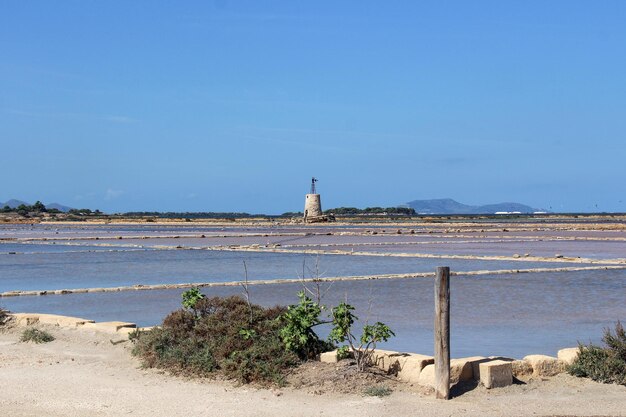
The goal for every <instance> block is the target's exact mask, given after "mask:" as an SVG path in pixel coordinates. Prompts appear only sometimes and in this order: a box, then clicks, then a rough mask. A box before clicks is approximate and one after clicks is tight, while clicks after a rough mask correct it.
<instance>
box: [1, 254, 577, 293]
mask: <svg viewBox="0 0 626 417" xmlns="http://www.w3.org/2000/svg"><path fill="white" fill-rule="evenodd" d="M244 261H245V262H246V266H247V269H248V279H250V280H264V279H280V278H298V277H299V276H302V269H303V266H302V264H303V262H304V261H306V265H307V266H308V267H307V268H306V270H305V274H304V275H305V276H306V277H307V278H310V277H313V276H315V275H316V274H315V273H314V272H313V271H311V270H310V268H314V266H315V262H316V257H315V256H311V255H303V254H297V253H296V254H291V253H271V252H265V253H264V252H235V251H207V250H151V251H124V250H122V251H115V252H107V251H100V252H61V253H33V254H16V255H0V292H6V291H27V290H54V289H76V288H93V287H116V286H127V285H138V284H141V285H149V284H176V283H188V282H225V281H239V280H243V278H244V265H243V264H244ZM442 264H445V265H447V266H450V267H451V268H452V270H454V271H474V270H501V269H528V268H551V267H552V268H554V267H564V266H568V265H569V266H571V264H563V263H550V262H526V261H500V260H498V261H484V260H464V259H433V258H409V257H383V256H351V255H321V256H320V257H319V271H320V274H321V276H322V277H335V276H355V275H380V274H403V273H411V272H433V271H434V270H435V268H436V266H438V265H442ZM577 266H580V265H578V264H577Z"/></svg>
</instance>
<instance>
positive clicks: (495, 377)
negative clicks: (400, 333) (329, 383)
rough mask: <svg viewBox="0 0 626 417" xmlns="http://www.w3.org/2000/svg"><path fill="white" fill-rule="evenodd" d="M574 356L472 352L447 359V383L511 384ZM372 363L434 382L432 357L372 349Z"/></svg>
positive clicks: (333, 356) (549, 372)
mask: <svg viewBox="0 0 626 417" xmlns="http://www.w3.org/2000/svg"><path fill="white" fill-rule="evenodd" d="M577 356H578V348H567V349H561V350H559V352H558V356H557V357H552V356H546V355H528V356H525V357H524V358H523V359H522V360H518V359H513V358H506V357H499V356H490V357H484V356H472V357H468V358H456V359H451V360H450V384H451V385H455V384H457V383H459V382H466V381H477V382H479V383H481V384H482V385H484V386H485V387H486V388H497V387H504V386H508V385H512V384H513V381H514V379H523V378H530V377H542V376H554V375H556V374H558V373H561V372H564V371H565V370H566V368H567V366H568V365H570V364H571V363H572V362H573V361H574V360H575V359H576V357H577ZM320 361H321V362H327V363H335V362H337V351H336V350H334V351H331V352H326V353H322V354H321V355H320ZM372 362H373V363H372V365H374V366H377V367H378V368H380V369H381V370H383V371H385V372H387V373H389V374H391V375H396V376H397V377H398V379H400V380H401V381H405V382H409V383H417V384H419V385H423V386H428V387H434V386H435V365H434V363H435V358H434V357H432V356H427V355H420V354H417V353H404V352H395V351H390V350H382V349H376V350H374V353H373V356H372Z"/></svg>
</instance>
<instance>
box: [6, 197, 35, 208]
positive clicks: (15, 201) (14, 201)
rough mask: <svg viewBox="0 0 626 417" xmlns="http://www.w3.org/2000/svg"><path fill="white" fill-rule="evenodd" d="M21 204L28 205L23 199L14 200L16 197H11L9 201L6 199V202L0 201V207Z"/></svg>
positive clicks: (12, 206)
mask: <svg viewBox="0 0 626 417" xmlns="http://www.w3.org/2000/svg"><path fill="white" fill-rule="evenodd" d="M22 204H24V205H25V206H28V205H29V204H28V203H26V202H25V201H21V200H16V199H14V198H12V199H10V200H9V201H7V202H6V203H0V207H4V206H9V207H11V208H16V207H18V206H21V205H22Z"/></svg>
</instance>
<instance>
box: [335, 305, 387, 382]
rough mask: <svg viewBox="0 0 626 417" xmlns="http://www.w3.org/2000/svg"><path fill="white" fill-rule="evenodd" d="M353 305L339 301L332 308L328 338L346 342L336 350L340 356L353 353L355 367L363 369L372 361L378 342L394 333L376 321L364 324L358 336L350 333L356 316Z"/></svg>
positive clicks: (356, 318) (384, 340)
mask: <svg viewBox="0 0 626 417" xmlns="http://www.w3.org/2000/svg"><path fill="white" fill-rule="evenodd" d="M353 311H354V307H353V306H351V305H350V304H347V303H346V302H341V303H339V305H338V306H337V307H335V308H333V310H332V317H333V321H332V323H333V329H332V330H331V332H330V335H329V339H330V341H331V342H334V343H346V342H347V343H348V344H347V345H344V346H341V347H340V348H339V350H338V355H339V356H340V357H347V356H348V355H349V353H350V352H352V354H353V355H354V359H355V360H356V365H357V369H358V370H359V371H364V370H365V367H366V366H368V365H370V364H371V363H372V355H373V353H374V349H376V344H377V343H378V342H386V341H387V340H389V339H390V338H391V337H393V336H395V333H394V332H393V331H392V330H391V329H390V328H389V326H387V325H386V324H384V323H381V322H376V323H375V324H373V325H370V324H366V325H365V326H364V327H363V333H362V334H361V337H360V338H358V339H357V338H356V337H355V336H354V335H353V334H352V325H353V324H354V322H355V321H356V320H358V317H357V316H355V315H354V313H353Z"/></svg>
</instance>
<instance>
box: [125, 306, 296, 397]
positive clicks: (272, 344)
mask: <svg viewBox="0 0 626 417" xmlns="http://www.w3.org/2000/svg"><path fill="white" fill-rule="evenodd" d="M193 309H194V310H195V311H193V312H192V311H189V310H188V309H182V310H177V311H174V312H172V313H170V314H169V315H168V316H167V317H166V318H165V320H164V321H163V325H162V326H160V327H157V328H154V329H152V330H150V331H147V332H138V334H137V335H136V336H135V337H134V342H135V346H134V348H133V353H134V354H135V355H138V356H139V357H141V359H142V361H143V364H144V366H147V367H157V368H162V369H166V370H169V371H171V372H173V373H181V374H186V375H198V376H209V375H211V374H212V373H214V372H219V373H221V374H223V375H225V376H226V377H228V378H233V379H235V380H237V381H238V382H240V383H249V382H260V383H264V384H278V385H283V384H284V375H285V373H286V371H287V370H288V369H289V368H290V367H292V366H294V365H296V364H298V363H299V360H298V357H297V356H296V355H295V354H294V353H292V352H291V351H288V350H286V349H285V346H284V344H283V343H282V339H281V337H280V329H281V328H282V327H283V326H284V322H283V320H282V319H281V317H282V315H283V313H285V309H284V308H282V307H274V308H263V307H261V306H258V305H254V304H248V303H247V302H246V301H245V300H244V299H243V298H242V297H239V296H232V297H227V298H220V297H213V298H205V297H201V298H198V299H197V300H196V302H195V304H194V305H193Z"/></svg>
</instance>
